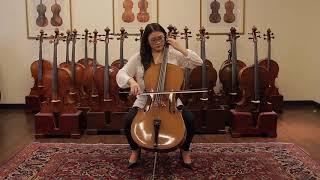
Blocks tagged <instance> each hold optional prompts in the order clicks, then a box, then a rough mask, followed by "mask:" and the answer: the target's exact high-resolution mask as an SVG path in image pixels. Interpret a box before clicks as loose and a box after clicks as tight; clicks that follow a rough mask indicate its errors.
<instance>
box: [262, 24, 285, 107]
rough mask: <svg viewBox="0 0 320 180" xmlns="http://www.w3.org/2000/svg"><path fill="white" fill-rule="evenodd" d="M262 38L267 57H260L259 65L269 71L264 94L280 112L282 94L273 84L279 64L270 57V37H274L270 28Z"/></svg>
mask: <svg viewBox="0 0 320 180" xmlns="http://www.w3.org/2000/svg"><path fill="white" fill-rule="evenodd" d="M264 39H265V40H267V42H268V57H267V58H265V59H261V60H260V61H259V65H260V66H262V67H264V68H266V69H267V70H268V72H269V73H270V84H269V87H268V89H267V91H266V93H267V94H266V95H267V98H268V101H270V102H271V103H272V106H273V109H274V110H275V111H276V112H280V111H281V106H282V103H283V96H282V95H280V93H279V89H278V88H277V87H276V84H275V81H276V79H277V77H278V74H279V65H278V63H277V62H276V61H275V60H273V59H272V58H271V39H274V34H273V33H272V32H271V29H268V30H267V34H264Z"/></svg>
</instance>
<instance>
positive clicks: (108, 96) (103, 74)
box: [91, 27, 118, 112]
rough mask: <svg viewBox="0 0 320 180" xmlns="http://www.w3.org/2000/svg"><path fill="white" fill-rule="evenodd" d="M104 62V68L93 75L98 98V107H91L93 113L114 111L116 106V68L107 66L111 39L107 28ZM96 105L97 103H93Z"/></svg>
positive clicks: (98, 69) (100, 68)
mask: <svg viewBox="0 0 320 180" xmlns="http://www.w3.org/2000/svg"><path fill="white" fill-rule="evenodd" d="M105 32H106V34H105V35H104V36H105V38H104V40H101V39H100V41H104V42H105V62H104V64H105V65H104V67H99V68H97V70H96V73H95V74H94V81H95V84H96V85H97V89H98V94H99V97H103V98H100V102H99V104H100V105H99V106H93V107H92V109H91V111H93V112H97V111H99V112H106V111H116V108H115V106H116V105H117V102H116V99H117V98H116V97H117V94H116V92H117V83H116V75H117V74H116V73H117V72H118V71H117V68H116V67H113V66H110V65H109V43H110V40H111V39H113V38H112V37H110V29H109V28H108V27H107V28H106V29H105ZM95 104H97V103H95Z"/></svg>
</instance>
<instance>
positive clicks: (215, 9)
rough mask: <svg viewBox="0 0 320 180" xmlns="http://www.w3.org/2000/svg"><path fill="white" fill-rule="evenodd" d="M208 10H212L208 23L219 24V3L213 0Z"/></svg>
mask: <svg viewBox="0 0 320 180" xmlns="http://www.w3.org/2000/svg"><path fill="white" fill-rule="evenodd" d="M210 8H211V10H212V12H211V14H210V16H209V20H210V22H212V23H219V22H220V21H221V15H220V13H219V9H220V3H219V2H218V1H217V0H214V1H213V2H211V4H210Z"/></svg>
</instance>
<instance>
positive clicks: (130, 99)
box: [111, 27, 141, 108]
mask: <svg viewBox="0 0 320 180" xmlns="http://www.w3.org/2000/svg"><path fill="white" fill-rule="evenodd" d="M140 33H141V31H140ZM116 35H117V36H119V37H118V38H117V40H119V41H120V58H119V59H117V60H115V61H113V62H112V63H111V66H112V67H115V68H117V72H116V74H117V73H118V71H119V70H120V69H121V68H122V67H123V66H124V65H125V64H126V63H127V62H128V60H127V59H124V57H123V43H124V40H125V39H126V38H128V33H127V31H126V30H125V29H124V28H123V27H121V29H120V34H116ZM128 90H129V89H128V88H126V89H122V88H119V87H118V86H117V88H116V89H112V90H111V91H114V92H118V93H119V98H118V99H119V104H118V105H120V106H121V107H126V108H127V107H131V106H132V104H133V103H134V101H135V97H134V96H128V94H127V93H124V94H123V93H122V92H126V91H128Z"/></svg>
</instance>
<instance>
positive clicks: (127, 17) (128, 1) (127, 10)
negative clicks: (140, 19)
mask: <svg viewBox="0 0 320 180" xmlns="http://www.w3.org/2000/svg"><path fill="white" fill-rule="evenodd" d="M123 8H124V12H123V13H122V21H123V22H126V23H131V22H133V21H134V14H133V12H132V9H133V2H132V0H124V1H123Z"/></svg>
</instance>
